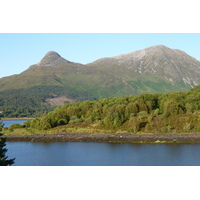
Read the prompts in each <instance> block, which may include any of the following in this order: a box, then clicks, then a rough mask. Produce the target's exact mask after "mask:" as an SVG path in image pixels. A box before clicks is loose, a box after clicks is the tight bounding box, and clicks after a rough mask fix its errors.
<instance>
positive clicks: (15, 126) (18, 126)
mask: <svg viewBox="0 0 200 200" xmlns="http://www.w3.org/2000/svg"><path fill="white" fill-rule="evenodd" d="M15 128H23V125H20V124H11V125H10V126H9V129H15Z"/></svg>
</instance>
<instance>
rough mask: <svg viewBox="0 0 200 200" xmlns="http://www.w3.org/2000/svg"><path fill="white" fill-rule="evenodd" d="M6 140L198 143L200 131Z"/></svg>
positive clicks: (10, 137) (12, 139)
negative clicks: (190, 132)
mask: <svg viewBox="0 0 200 200" xmlns="http://www.w3.org/2000/svg"><path fill="white" fill-rule="evenodd" d="M3 137H5V138H6V141H7V142H108V143H155V144H161V143H193V144H194V143H200V133H192V134H187V133H184V134H170V133H169V134H131V133H112V134H111V133H109V134H108V133H98V134H94V133H57V134H34V135H4V136H3Z"/></svg>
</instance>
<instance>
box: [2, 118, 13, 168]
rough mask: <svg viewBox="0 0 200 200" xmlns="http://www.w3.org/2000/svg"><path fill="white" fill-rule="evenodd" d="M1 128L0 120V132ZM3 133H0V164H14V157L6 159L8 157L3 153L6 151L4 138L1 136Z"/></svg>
mask: <svg viewBox="0 0 200 200" xmlns="http://www.w3.org/2000/svg"><path fill="white" fill-rule="evenodd" d="M2 129H3V123H2V122H0V132H1V131H2ZM2 135H3V134H1V133H0V166H8V165H12V164H14V160H15V158H14V159H9V160H8V159H7V158H8V157H7V156H6V155H5V154H6V152H7V149H6V148H5V146H6V138H5V137H2Z"/></svg>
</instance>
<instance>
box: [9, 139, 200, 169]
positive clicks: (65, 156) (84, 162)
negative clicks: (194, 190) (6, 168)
mask: <svg viewBox="0 0 200 200" xmlns="http://www.w3.org/2000/svg"><path fill="white" fill-rule="evenodd" d="M6 147H7V148H8V152H7V155H8V156H9V158H13V157H15V158H16V160H15V164H14V165H18V166H181V165H183V166H193V165H195V166H199V165H200V144H129V143H125V144H124V143H121V144H119V143H93V142H91V143H90V142H88V143H86V142H85V143H84V142H68V143H67V142H63V143H62V142H60V143H59V142H55V143H32V142H7V146H6Z"/></svg>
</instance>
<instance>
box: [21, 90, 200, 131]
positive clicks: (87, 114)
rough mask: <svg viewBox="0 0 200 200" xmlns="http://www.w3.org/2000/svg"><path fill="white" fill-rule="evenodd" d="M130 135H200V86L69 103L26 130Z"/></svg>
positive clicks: (47, 114)
mask: <svg viewBox="0 0 200 200" xmlns="http://www.w3.org/2000/svg"><path fill="white" fill-rule="evenodd" d="M85 125H87V126H90V127H91V128H93V129H96V130H97V129H104V130H106V129H107V130H113V131H116V130H118V131H119V130H121V131H127V132H131V133H138V132H145V133H179V132H181V133H182V132H191V131H192V132H195V131H200V86H196V87H194V88H193V89H191V90H189V91H188V92H185V93H184V92H170V93H166V94H141V95H138V96H126V97H115V98H108V99H100V100H95V101H83V102H77V103H67V104H64V105H61V106H58V107H56V108H55V109H54V110H53V111H50V112H48V113H45V114H43V116H42V117H40V118H35V119H34V120H32V121H28V122H26V124H25V125H24V127H26V128H27V129H33V130H34V129H35V130H49V129H52V128H55V127H63V128H64V127H74V126H76V127H83V126H85Z"/></svg>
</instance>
